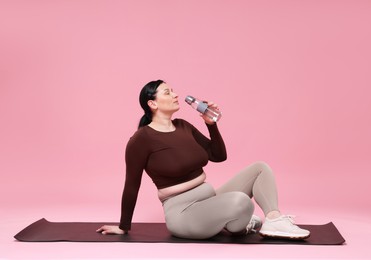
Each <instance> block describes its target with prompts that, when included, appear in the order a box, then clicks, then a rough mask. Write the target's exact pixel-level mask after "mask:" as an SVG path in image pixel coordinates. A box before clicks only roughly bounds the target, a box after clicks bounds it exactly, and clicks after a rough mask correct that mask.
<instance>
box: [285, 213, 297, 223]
mask: <svg viewBox="0 0 371 260" xmlns="http://www.w3.org/2000/svg"><path fill="white" fill-rule="evenodd" d="M282 218H285V219H287V220H288V221H290V222H291V223H292V224H295V221H294V218H296V216H295V215H284V216H282Z"/></svg>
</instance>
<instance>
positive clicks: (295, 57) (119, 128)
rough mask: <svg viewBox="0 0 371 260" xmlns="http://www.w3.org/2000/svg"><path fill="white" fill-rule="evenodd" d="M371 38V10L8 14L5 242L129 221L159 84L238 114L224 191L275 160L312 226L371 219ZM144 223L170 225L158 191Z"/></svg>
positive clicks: (49, 8) (334, 6) (146, 194)
mask: <svg viewBox="0 0 371 260" xmlns="http://www.w3.org/2000/svg"><path fill="white" fill-rule="evenodd" d="M370 25H371V2H370V1H361V0H359V1H330V0H326V1H273V0H272V1H227V0H224V1H221V0H217V1H211V0H210V1H174V0H168V1H164V0H161V1H82V0H81V1H1V2H0V122H1V127H0V172H1V184H0V185H1V187H0V195H1V196H0V203H1V211H2V212H6V213H5V216H4V217H5V219H6V221H5V223H6V224H7V225H13V226H12V227H13V229H11V230H9V233H8V234H7V235H8V237H7V238H6V239H5V238H4V239H5V240H6V241H9V240H12V236H13V235H14V234H15V233H16V232H18V231H19V230H20V229H22V228H23V227H24V226H26V225H28V224H30V223H31V222H33V221H35V220H37V219H39V218H41V217H46V218H47V219H48V220H51V221H118V220H119V216H120V200H121V192H122V186H123V181H124V174H125V171H124V169H125V164H124V160H123V157H124V149H125V145H126V142H127V141H128V139H129V138H130V136H131V135H132V134H133V133H134V131H135V130H136V127H137V124H138V120H139V118H140V117H141V115H142V111H141V108H140V106H139V104H138V95H139V91H140V89H141V87H142V86H143V85H144V84H145V83H147V82H148V81H150V80H156V79H164V80H165V81H167V82H168V84H169V85H170V86H171V87H172V88H174V90H175V91H176V92H177V93H178V94H179V96H180V99H181V100H184V97H185V96H186V95H188V94H191V95H194V96H196V97H199V98H202V99H209V100H212V101H215V102H216V103H217V104H218V105H219V107H220V109H221V110H222V112H223V118H222V120H221V121H220V123H219V128H220V130H221V132H222V134H223V137H224V139H225V142H226V144H227V148H228V156H229V157H228V160H227V161H226V162H223V163H221V164H213V163H210V164H209V165H208V166H207V167H206V168H205V171H206V172H207V173H208V181H209V182H210V183H212V184H214V185H215V186H216V187H217V186H219V185H220V184H221V183H223V182H224V181H226V180H227V179H228V178H229V177H231V176H233V174H235V173H236V172H237V171H239V170H240V169H241V168H243V167H245V166H247V165H248V164H250V163H252V162H254V161H256V160H263V161H266V162H267V163H269V164H270V165H271V167H272V168H273V170H274V171H275V173H276V176H277V183H278V186H279V194H280V206H281V209H282V211H283V212H284V213H290V214H296V215H298V221H299V222H300V221H301V222H307V223H311V222H312V223H313V222H314V221H313V219H311V218H310V216H312V215H320V216H321V217H322V218H321V219H319V220H318V221H321V222H328V221H331V220H334V218H335V215H336V214H339V215H341V214H347V213H349V212H353V213H354V216H355V218H358V217H361V216H366V215H370V211H371V210H370V206H371V203H370V199H369V195H370V191H369V186H370V181H371V178H370V169H371V167H370V166H371V149H370V147H371V135H370V133H371V102H370V96H371V88H370V87H371V76H370V67H371V64H370V61H371V48H370V46H371V26H370ZM181 105H182V106H181V110H180V111H179V112H178V113H177V114H176V117H181V118H184V119H186V120H188V121H189V122H191V123H193V124H194V125H195V126H197V127H198V128H199V129H200V130H201V131H202V132H204V133H205V134H206V133H207V132H206V128H205V127H204V125H203V123H202V122H201V120H200V118H199V117H198V115H197V113H196V112H195V111H193V110H192V109H191V108H190V107H188V106H187V105H186V104H185V103H184V102H182V103H181ZM323 212H326V214H327V215H326V214H324V213H323ZM334 212H336V214H335V213H334ZM258 213H259V210H258ZM1 214H4V213H1ZM353 220H354V219H353ZM134 221H138V222H140V221H146V222H151V221H156V222H161V221H163V216H162V208H161V204H160V202H159V201H158V199H157V197H156V190H155V188H154V185H153V184H152V183H151V180H150V179H149V178H148V177H144V180H143V185H142V188H141V193H140V196H139V200H138V204H137V208H136V211H135V215H134ZM339 221H340V220H339ZM368 227H369V224H368ZM5 240H3V241H5ZM13 244H14V243H13ZM13 244H12V245H11V246H10V247H12V246H13ZM13 252H14V248H13Z"/></svg>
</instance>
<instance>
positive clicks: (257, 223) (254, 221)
mask: <svg viewBox="0 0 371 260" xmlns="http://www.w3.org/2000/svg"><path fill="white" fill-rule="evenodd" d="M261 226H262V220H261V219H260V218H259V217H258V216H256V215H252V216H251V219H250V222H249V224H248V225H247V227H246V230H247V234H250V233H256V232H257V230H258V229H259V228H261Z"/></svg>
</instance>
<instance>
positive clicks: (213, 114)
mask: <svg viewBox="0 0 371 260" xmlns="http://www.w3.org/2000/svg"><path fill="white" fill-rule="evenodd" d="M185 102H187V104H189V105H191V107H193V108H194V109H196V110H197V111H198V112H200V113H202V114H204V115H206V116H207V117H209V118H211V119H212V120H213V121H214V122H218V121H219V119H220V118H221V117H222V114H221V112H220V111H218V110H215V109H213V108H211V107H208V106H207V103H205V102H203V101H201V100H199V99H197V98H194V97H192V96H187V97H186V99H185Z"/></svg>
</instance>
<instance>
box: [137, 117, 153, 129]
mask: <svg viewBox="0 0 371 260" xmlns="http://www.w3.org/2000/svg"><path fill="white" fill-rule="evenodd" d="M151 122H152V118H151V117H149V116H148V114H144V115H143V116H142V117H141V119H140V120H139V125H138V129H139V128H141V127H143V126H146V125H149V124H150V123H151Z"/></svg>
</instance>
